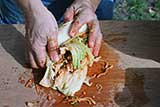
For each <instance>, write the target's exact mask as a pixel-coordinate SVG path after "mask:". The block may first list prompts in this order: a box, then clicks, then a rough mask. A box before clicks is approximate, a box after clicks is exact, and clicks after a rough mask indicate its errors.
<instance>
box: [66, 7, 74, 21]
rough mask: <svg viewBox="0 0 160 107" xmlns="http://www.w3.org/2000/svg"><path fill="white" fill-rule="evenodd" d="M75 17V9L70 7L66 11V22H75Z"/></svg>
mask: <svg viewBox="0 0 160 107" xmlns="http://www.w3.org/2000/svg"><path fill="white" fill-rule="evenodd" d="M73 17H74V8H73V7H70V8H67V9H66V12H65V13H64V21H65V22H68V21H71V20H73Z"/></svg>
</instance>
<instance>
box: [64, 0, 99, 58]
mask: <svg viewBox="0 0 160 107" xmlns="http://www.w3.org/2000/svg"><path fill="white" fill-rule="evenodd" d="M95 10H96V8H95V5H94V4H93V3H92V2H91V0H75V1H74V2H73V3H72V5H71V6H70V7H69V8H68V9H67V10H66V12H65V14H64V20H65V21H70V20H73V19H74V22H73V24H72V26H71V29H70V31H69V35H70V36H72V37H73V36H75V35H76V33H78V30H79V29H80V28H81V27H82V26H83V25H84V24H86V23H87V25H88V28H89V30H90V32H89V43H88V45H89V47H90V48H91V49H92V52H93V54H94V55H95V56H98V53H99V50H100V47H101V41H102V33H101V30H100V26H99V22H98V20H97V16H96V14H95Z"/></svg>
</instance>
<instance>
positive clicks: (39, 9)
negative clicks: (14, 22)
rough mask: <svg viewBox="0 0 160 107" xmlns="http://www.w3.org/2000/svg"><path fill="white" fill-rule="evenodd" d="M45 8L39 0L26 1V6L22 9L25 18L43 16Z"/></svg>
mask: <svg viewBox="0 0 160 107" xmlns="http://www.w3.org/2000/svg"><path fill="white" fill-rule="evenodd" d="M46 11H47V8H46V7H45V6H44V5H43V4H42V2H41V1H40V0H28V6H27V7H26V8H25V9H24V14H25V17H30V16H33V17H34V16H39V15H43V14H45V13H46Z"/></svg>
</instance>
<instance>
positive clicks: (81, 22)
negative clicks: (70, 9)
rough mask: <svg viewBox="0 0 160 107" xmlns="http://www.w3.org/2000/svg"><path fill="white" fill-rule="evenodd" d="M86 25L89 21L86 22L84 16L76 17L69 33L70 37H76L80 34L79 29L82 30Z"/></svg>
mask: <svg viewBox="0 0 160 107" xmlns="http://www.w3.org/2000/svg"><path fill="white" fill-rule="evenodd" d="M85 23H87V20H84V16H83V14H79V15H78V16H77V17H76V19H75V20H74V22H73V24H72V26H71V29H70V31H69V35H70V36H71V37H74V36H75V35H76V34H77V33H78V31H79V29H80V28H81V27H82V26H83V25H84V24H85Z"/></svg>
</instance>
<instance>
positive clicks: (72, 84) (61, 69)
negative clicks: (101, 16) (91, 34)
mask: <svg viewBox="0 0 160 107" xmlns="http://www.w3.org/2000/svg"><path fill="white" fill-rule="evenodd" d="M71 23H72V21H70V22H68V23H65V24H63V25H62V26H61V27H60V28H59V32H58V44H59V46H60V56H61V59H60V61H58V62H56V63H54V62H52V61H51V60H50V58H49V57H47V63H46V66H47V69H46V72H45V75H44V77H43V78H42V80H41V81H40V83H39V84H40V85H42V86H44V87H51V88H52V89H55V90H58V91H60V92H61V93H63V94H64V95H66V96H73V95H74V94H75V92H77V91H79V90H80V88H81V86H82V84H83V83H84V82H85V79H86V75H87V71H88V65H91V64H92V63H93V61H94V56H93V55H92V52H91V50H90V48H88V46H87V44H86V40H87V36H88V35H87V25H84V26H82V28H81V29H80V30H79V33H78V34H77V35H76V37H74V38H70V36H69V35H68V31H69V28H70V26H71ZM84 32H85V36H84V37H83V38H82V37H80V35H81V34H82V33H84ZM67 52H70V56H71V62H69V61H68V60H67V59H65V55H66V53H67ZM67 64H69V65H71V66H72V67H71V68H67V67H68V65H67ZM65 66H67V67H66V68H65ZM72 68H73V72H71V70H72Z"/></svg>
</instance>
